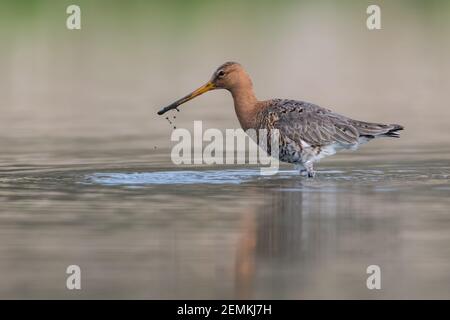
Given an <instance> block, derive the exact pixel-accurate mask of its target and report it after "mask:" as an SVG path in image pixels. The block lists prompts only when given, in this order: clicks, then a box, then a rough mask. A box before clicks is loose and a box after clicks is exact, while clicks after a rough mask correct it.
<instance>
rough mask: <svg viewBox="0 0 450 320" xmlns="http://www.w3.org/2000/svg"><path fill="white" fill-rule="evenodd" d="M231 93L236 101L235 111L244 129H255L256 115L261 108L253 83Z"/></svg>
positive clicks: (234, 89)
mask: <svg viewBox="0 0 450 320" xmlns="http://www.w3.org/2000/svg"><path fill="white" fill-rule="evenodd" d="M230 91H231V95H232V96H233V100H234V110H235V111H236V115H237V117H238V120H239V123H240V124H241V127H242V129H244V130H247V129H250V128H255V127H256V125H255V122H256V113H257V112H258V109H259V108H258V99H256V96H255V93H254V91H253V86H252V84H251V82H250V83H249V84H247V85H245V86H239V87H237V88H233V89H232V90H230Z"/></svg>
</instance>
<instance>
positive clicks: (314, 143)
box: [158, 62, 403, 177]
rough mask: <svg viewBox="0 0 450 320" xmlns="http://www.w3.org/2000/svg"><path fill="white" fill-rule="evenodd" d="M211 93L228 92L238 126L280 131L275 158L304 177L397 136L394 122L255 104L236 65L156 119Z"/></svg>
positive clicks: (297, 105) (308, 106) (290, 103)
mask: <svg viewBox="0 0 450 320" xmlns="http://www.w3.org/2000/svg"><path fill="white" fill-rule="evenodd" d="M214 89H226V90H228V91H230V93H231V95H232V96H233V100H234V109H235V111H236V115H237V117H238V119H239V122H240V124H241V127H242V128H243V129H244V130H247V129H255V130H258V129H266V130H267V131H268V132H270V131H271V130H273V129H278V130H279V139H280V141H279V154H278V157H279V160H281V161H284V162H288V163H292V164H294V165H296V167H297V168H298V169H299V170H300V173H301V174H302V175H304V174H306V175H307V176H308V177H314V174H315V172H314V169H313V164H314V162H316V161H318V160H320V159H321V158H323V157H325V156H329V155H333V154H335V153H336V152H337V151H339V150H343V149H351V150H355V149H357V148H358V146H359V145H361V144H363V143H366V142H367V141H370V140H372V139H375V138H378V137H394V138H398V137H399V134H398V131H399V130H403V127H402V126H401V125H398V124H380V123H371V122H364V121H358V120H353V119H350V118H348V117H345V116H343V115H340V114H337V113H335V112H333V111H331V110H329V109H326V108H322V107H319V106H317V105H315V104H312V103H309V102H304V101H297V100H288V99H271V100H266V101H259V100H258V99H257V98H256V96H255V94H254V92H253V84H252V80H251V79H250V76H249V75H248V74H247V72H246V71H245V70H244V68H243V67H242V66H241V65H240V64H239V63H237V62H226V63H224V64H223V65H221V66H220V67H219V68H217V70H216V71H215V72H214V74H213V75H212V77H211V79H210V80H209V81H208V82H207V83H206V84H205V85H203V86H202V87H200V88H198V89H197V90H195V91H194V92H192V93H190V94H189V95H187V96H185V97H183V98H181V99H179V100H177V101H175V102H174V103H172V104H171V105H169V106H167V107H165V108H163V109H161V110H160V111H158V114H159V115H162V114H164V113H165V112H167V111H169V110H172V109H176V108H178V107H179V106H180V105H181V104H183V103H185V102H187V101H189V100H191V99H193V98H195V97H197V96H199V95H201V94H203V93H205V92H207V91H210V90H214Z"/></svg>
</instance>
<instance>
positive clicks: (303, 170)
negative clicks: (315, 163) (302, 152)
mask: <svg viewBox="0 0 450 320" xmlns="http://www.w3.org/2000/svg"><path fill="white" fill-rule="evenodd" d="M294 169H295V170H298V173H299V174H300V175H301V176H302V177H306V176H307V175H308V170H306V168H305V167H304V166H303V165H302V164H299V163H297V164H294Z"/></svg>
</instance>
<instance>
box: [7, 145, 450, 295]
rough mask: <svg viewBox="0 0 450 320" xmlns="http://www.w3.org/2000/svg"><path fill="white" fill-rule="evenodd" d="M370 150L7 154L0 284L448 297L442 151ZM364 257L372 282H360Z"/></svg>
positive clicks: (117, 290)
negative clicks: (308, 174)
mask: <svg viewBox="0 0 450 320" xmlns="http://www.w3.org/2000/svg"><path fill="white" fill-rule="evenodd" d="M374 151H375V150H373V149H370V148H366V149H365V150H362V151H360V152H357V153H351V154H345V155H344V156H342V157H337V158H336V159H335V160H333V159H331V160H328V161H325V162H324V163H321V164H320V165H319V167H318V170H319V171H318V174H317V176H316V178H315V179H306V178H302V177H299V176H298V175H297V174H296V172H295V171H294V170H292V169H291V168H290V167H289V166H283V167H282V168H281V170H280V172H279V173H278V174H276V175H274V176H261V175H260V174H259V169H258V168H255V167H250V166H241V167H239V168H236V167H226V166H223V167H222V166H214V167H186V168H178V167H173V166H172V165H170V163H166V164H165V165H163V164H162V163H161V159H164V157H168V155H166V153H164V152H163V151H161V153H159V154H157V155H156V154H155V155H154V158H155V161H153V162H152V161H149V162H148V163H147V164H143V163H134V164H130V165H128V166H127V165H124V164H121V165H118V164H114V165H111V164H107V163H103V164H102V163H95V164H89V165H80V164H79V165H60V166H57V165H47V166H45V167H42V166H33V165H32V164H28V165H26V166H17V165H3V166H2V167H1V172H2V174H1V176H0V198H1V200H2V201H1V209H2V210H1V215H0V251H1V257H2V259H1V260H0V270H1V274H2V275H3V276H2V277H1V279H0V296H1V297H7V298H14V297H21V298H24V297H25V298H50V297H53V298H54V297H63V298H76V297H78V298H80V297H83V298H92V297H96V298H277V299H278V298H431V297H435V298H444V297H447V298H449V297H450V286H449V285H448V283H449V281H450V274H449V272H448V271H449V270H450V251H449V250H448V244H449V241H450V233H449V232H448V230H449V229H450V215H449V212H448V208H449V205H450V200H449V199H450V198H449V195H450V184H449V177H450V161H449V158H450V157H449V155H448V154H447V155H446V156H442V155H441V156H440V159H434V160H433V159H431V158H433V157H431V158H430V156H429V154H433V152H431V151H430V150H424V152H423V153H415V154H411V153H410V155H409V157H408V160H404V161H401V162H399V161H398V160H397V159H396V156H394V155H392V156H388V154H389V152H390V151H389V150H387V152H386V153H383V152H380V150H377V151H378V152H374ZM425 151H426V152H425ZM399 153H403V154H405V153H406V152H405V151H404V150H403V151H402V150H400V151H399ZM397 156H398V155H397ZM424 158H425V159H426V158H430V160H429V161H425V160H424ZM70 264H78V265H80V267H81V269H82V276H83V278H82V279H83V281H82V287H83V290H81V291H79V292H75V293H74V292H73V291H68V290H66V289H65V277H66V274H65V268H66V267H67V266H68V265H70ZM372 264H376V265H379V266H380V267H381V270H382V290H380V291H370V290H368V289H367V288H366V278H367V276H368V275H367V274H366V268H367V266H368V265H372Z"/></svg>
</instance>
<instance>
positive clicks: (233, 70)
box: [158, 62, 251, 115]
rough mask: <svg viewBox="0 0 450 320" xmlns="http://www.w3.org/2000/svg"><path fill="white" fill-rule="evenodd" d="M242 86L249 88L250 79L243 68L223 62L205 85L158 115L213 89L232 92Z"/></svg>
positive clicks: (160, 111)
mask: <svg viewBox="0 0 450 320" xmlns="http://www.w3.org/2000/svg"><path fill="white" fill-rule="evenodd" d="M243 85H250V86H251V80H250V77H249V76H248V74H247V73H246V72H245V70H244V68H243V67H242V66H241V65H240V64H239V63H237V62H225V63H224V64H222V65H221V66H220V67H218V68H217V69H216V71H214V73H213V75H212V77H211V79H210V80H209V81H208V82H207V83H206V84H204V85H203V86H201V87H200V88H198V89H197V90H195V91H193V92H191V93H190V94H188V95H187V96H185V97H183V98H181V99H179V100H177V101H175V102H173V103H172V104H170V105H169V106H167V107H165V108H163V109H161V110H159V111H158V114H159V115H162V114H164V113H166V112H167V111H169V110H172V109H175V108H177V107H178V106H180V105H181V104H183V103H185V102H188V101H189V100H192V99H194V98H195V97H198V96H199V95H201V94H203V93H205V92H208V91H211V90H215V89H227V90H229V91H232V90H234V89H235V88H237V87H239V86H243Z"/></svg>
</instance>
